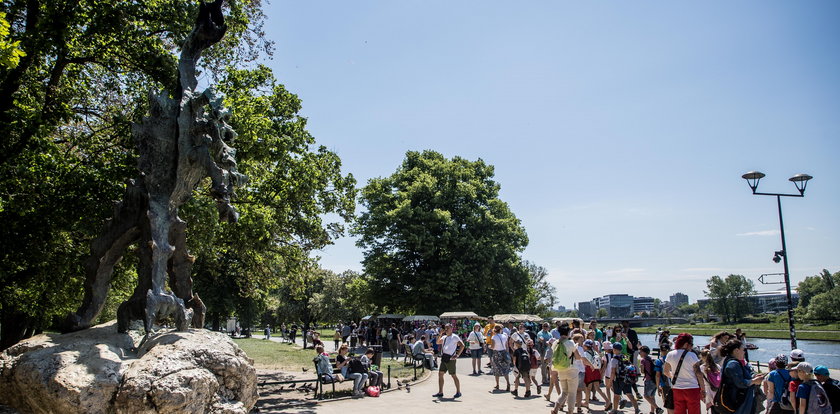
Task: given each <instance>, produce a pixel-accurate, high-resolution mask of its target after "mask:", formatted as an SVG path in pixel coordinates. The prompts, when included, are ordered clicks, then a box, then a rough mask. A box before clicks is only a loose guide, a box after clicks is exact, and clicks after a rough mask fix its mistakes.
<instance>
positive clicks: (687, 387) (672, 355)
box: [663, 333, 706, 414]
mask: <svg viewBox="0 0 840 414" xmlns="http://www.w3.org/2000/svg"><path fill="white" fill-rule="evenodd" d="M693 346H694V337H693V336H691V334H690V333H681V334H679V335H677V339H676V340H675V341H674V348H675V349H674V350H673V351H671V352H668V355H667V356H666V357H665V366H664V367H663V372H664V374H665V376H666V377H668V378H671V393H672V395H673V398H674V414H700V401H702V400H703V398H704V397H705V396H706V388H705V382H704V381H703V373H701V372H700V358H698V357H697V354H695V353H694V352H692V351H691V349H692V347H693Z"/></svg>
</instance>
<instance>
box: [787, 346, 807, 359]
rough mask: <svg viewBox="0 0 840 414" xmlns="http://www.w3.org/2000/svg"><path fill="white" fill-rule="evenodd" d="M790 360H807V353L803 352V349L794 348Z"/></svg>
mask: <svg viewBox="0 0 840 414" xmlns="http://www.w3.org/2000/svg"><path fill="white" fill-rule="evenodd" d="M790 360H791V361H804V360H805V353H804V352H802V350H801V349H794V350H793V351H790Z"/></svg>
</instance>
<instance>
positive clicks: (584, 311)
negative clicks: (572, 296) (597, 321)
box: [578, 301, 597, 318]
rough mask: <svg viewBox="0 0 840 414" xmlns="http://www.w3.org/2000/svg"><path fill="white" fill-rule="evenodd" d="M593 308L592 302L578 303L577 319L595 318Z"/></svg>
mask: <svg viewBox="0 0 840 414" xmlns="http://www.w3.org/2000/svg"><path fill="white" fill-rule="evenodd" d="M596 311H597V309H595V306H594V305H593V304H592V302H591V301H590V302H578V317H580V318H589V317H592V316H595V312H596Z"/></svg>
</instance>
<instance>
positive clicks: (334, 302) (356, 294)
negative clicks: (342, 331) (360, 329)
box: [312, 270, 372, 322]
mask: <svg viewBox="0 0 840 414" xmlns="http://www.w3.org/2000/svg"><path fill="white" fill-rule="evenodd" d="M367 289H369V286H368V285H367V281H366V279H365V277H364V276H363V275H361V274H359V273H357V272H354V271H352V270H347V271H344V272H341V273H339V274H336V273H334V272H330V271H325V272H324V288H323V290H321V291H320V292H316V293H315V294H314V295H313V298H312V301H313V302H314V303H313V308H314V309H315V315H316V318H317V319H318V320H319V321H322V322H338V321H358V320H359V319H361V318H362V317H363V316H365V315H366V314H369V313H366V312H368V311H372V309H370V304H369V298H367V297H366V296H365V295H366V293H365V292H366V291H367Z"/></svg>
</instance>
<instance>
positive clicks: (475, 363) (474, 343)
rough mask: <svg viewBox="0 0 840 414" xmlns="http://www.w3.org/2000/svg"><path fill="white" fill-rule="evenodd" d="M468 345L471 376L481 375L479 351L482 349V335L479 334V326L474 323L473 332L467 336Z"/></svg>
mask: <svg viewBox="0 0 840 414" xmlns="http://www.w3.org/2000/svg"><path fill="white" fill-rule="evenodd" d="M467 341H468V342H469V343H470V357H471V358H472V370H473V373H472V375H481V374H483V372H481V351H482V349H483V348H484V335H483V334H482V333H481V325H480V324H479V323H478V322H476V323H475V325H473V331H472V332H470V334H469V336H467Z"/></svg>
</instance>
